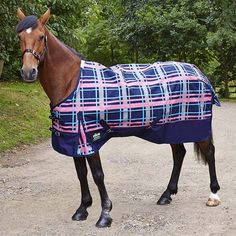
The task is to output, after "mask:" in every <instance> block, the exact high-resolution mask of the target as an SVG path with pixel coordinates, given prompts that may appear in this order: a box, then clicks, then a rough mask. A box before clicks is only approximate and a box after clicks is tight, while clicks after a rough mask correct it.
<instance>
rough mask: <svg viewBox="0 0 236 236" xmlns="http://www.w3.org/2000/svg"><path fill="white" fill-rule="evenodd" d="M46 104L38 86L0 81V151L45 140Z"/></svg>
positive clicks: (47, 101)
mask: <svg viewBox="0 0 236 236" xmlns="http://www.w3.org/2000/svg"><path fill="white" fill-rule="evenodd" d="M48 104H49V100H48V99H47V97H46V95H45V93H44V91H43V89H42V88H41V86H40V85H39V84H38V83H34V84H27V83H23V82H0V152H2V151H6V150H8V149H11V148H12V147H16V146H19V145H21V144H30V143H36V142H38V141H39V140H42V139H43V138H46V137H49V136H50V132H49V130H48V128H49V126H50V120H49V119H48V116H49V106H48Z"/></svg>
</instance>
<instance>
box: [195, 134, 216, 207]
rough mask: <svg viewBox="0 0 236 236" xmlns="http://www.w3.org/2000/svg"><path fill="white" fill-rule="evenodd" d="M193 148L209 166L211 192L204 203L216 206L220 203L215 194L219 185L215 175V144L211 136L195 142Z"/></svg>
mask: <svg viewBox="0 0 236 236" xmlns="http://www.w3.org/2000/svg"><path fill="white" fill-rule="evenodd" d="M197 149H199V150H200V152H199V151H197ZM195 150H196V151H197V154H198V156H201V158H202V159H203V161H204V162H205V163H207V164H208V166H209V174H210V189H211V194H210V197H209V199H208V201H207V203H206V205H207V206H218V205H219V204H220V198H219V197H218V195H217V191H218V190H219V189H220V186H219V183H218V180H217V176H216V167H215V146H214V145H213V142H212V138H209V140H207V141H202V142H198V143H196V144H195Z"/></svg>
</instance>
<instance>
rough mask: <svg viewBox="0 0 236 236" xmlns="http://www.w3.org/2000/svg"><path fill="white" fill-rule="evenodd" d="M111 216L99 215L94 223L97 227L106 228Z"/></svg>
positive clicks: (110, 221) (108, 225) (109, 223)
mask: <svg viewBox="0 0 236 236" xmlns="http://www.w3.org/2000/svg"><path fill="white" fill-rule="evenodd" d="M111 223H112V218H111V217H110V216H100V218H99V220H98V222H97V223H96V227H98V228H107V227H111Z"/></svg>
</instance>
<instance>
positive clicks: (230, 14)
mask: <svg viewBox="0 0 236 236" xmlns="http://www.w3.org/2000/svg"><path fill="white" fill-rule="evenodd" d="M213 6H214V11H213V12H212V17H213V18H214V27H213V29H212V31H211V32H209V35H208V44H209V47H210V48H211V50H212V51H213V52H214V55H215V57H216V60H217V62H218V66H217V67H216V68H215V71H214V76H215V77H216V78H217V79H218V82H223V85H224V91H223V92H222V95H223V96H224V97H226V98H228V97H229V88H228V83H229V81H230V80H236V78H235V67H236V19H235V13H236V2H235V1H233V0H229V1H223V0H217V1H214V5H213Z"/></svg>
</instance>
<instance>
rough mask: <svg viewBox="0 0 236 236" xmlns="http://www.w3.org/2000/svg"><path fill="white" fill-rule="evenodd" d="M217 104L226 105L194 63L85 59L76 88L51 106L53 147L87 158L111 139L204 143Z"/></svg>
mask: <svg viewBox="0 0 236 236" xmlns="http://www.w3.org/2000/svg"><path fill="white" fill-rule="evenodd" d="M213 104H216V105H220V103H219V101H218V99H217V97H216V94H215V92H214V90H213V88H212V86H211V84H210V82H209V80H208V79H207V77H206V76H205V75H204V74H203V73H202V72H201V71H200V70H199V69H198V68H197V67H196V66H194V65H191V64H188V63H181V62H156V63H154V64H122V65H115V66H112V67H110V68H107V67H105V66H103V65H101V64H99V63H96V62H90V61H82V62H81V70H80V74H79V76H78V84H77V86H76V88H75V89H74V91H73V92H72V93H71V94H70V95H69V96H68V97H67V98H66V99H65V100H64V101H62V102H61V103H59V104H58V105H56V106H54V107H52V106H51V119H52V128H51V130H52V145H53V148H54V149H55V150H56V151H58V152H60V153H62V154H65V155H68V156H73V157H85V156H89V155H92V154H94V153H96V152H97V151H98V150H99V149H100V148H101V147H102V146H103V145H104V144H105V143H106V142H107V141H108V140H109V139H110V138H111V137H124V136H136V137H140V138H142V139H145V140H148V141H150V142H154V143H169V144H171V143H172V144H176V143H185V142H197V141H202V140H205V139H207V138H208V137H209V135H211V120H212V105H213Z"/></svg>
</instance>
